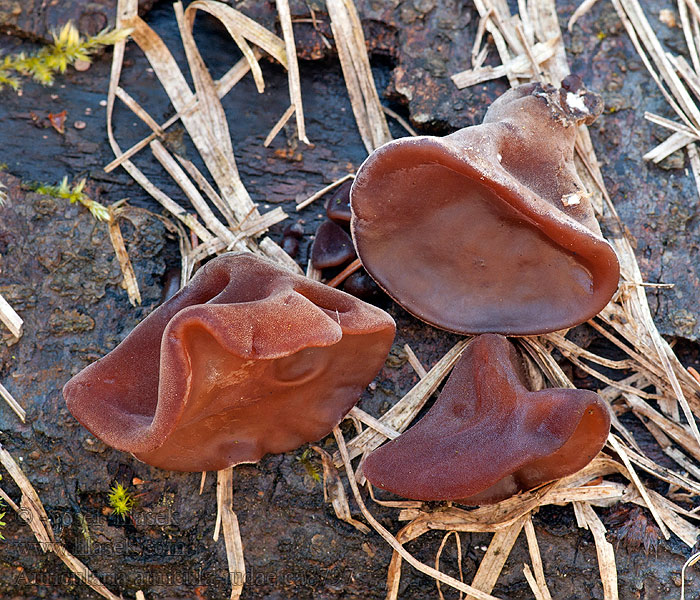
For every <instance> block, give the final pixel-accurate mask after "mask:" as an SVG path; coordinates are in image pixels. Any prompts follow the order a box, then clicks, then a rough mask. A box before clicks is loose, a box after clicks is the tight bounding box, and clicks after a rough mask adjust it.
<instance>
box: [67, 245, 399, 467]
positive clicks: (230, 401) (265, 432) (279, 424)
mask: <svg viewBox="0 0 700 600" xmlns="http://www.w3.org/2000/svg"><path fill="white" fill-rule="evenodd" d="M394 331H395V325H394V322H393V320H392V318H391V317H390V316H389V315H388V314H386V313H385V312H384V311H382V310H380V309H378V308H376V307H373V306H370V305H368V304H365V303H364V302H361V301H360V300H357V299H356V298H353V297H352V296H350V295H348V294H345V293H343V292H340V291H338V290H335V289H332V288H329V287H327V286H324V285H322V284H320V283H316V282H314V281H311V280H309V279H307V278H305V277H300V276H298V275H293V274H291V273H288V272H287V271H285V270H283V269H281V268H279V267H277V266H275V265H273V264H272V263H270V262H268V261H266V260H263V259H260V258H257V257H254V256H253V255H251V254H226V255H223V256H220V257H218V258H215V259H214V260H212V261H210V262H209V263H207V264H206V265H205V266H204V267H203V268H201V269H200V270H199V271H198V272H197V274H196V275H195V276H194V278H193V279H192V280H191V281H190V283H189V284H188V285H187V286H186V287H185V288H184V289H182V290H181V291H180V292H178V293H177V294H176V295H175V296H174V297H173V298H171V299H170V300H168V301H167V302H166V303H165V304H163V305H162V306H160V307H159V308H157V309H156V310H155V311H154V312H153V313H151V314H150V315H149V316H148V317H147V318H146V319H144V321H143V322H141V323H140V324H139V325H138V326H137V327H136V328H135V329H134V330H133V331H132V332H131V333H130V334H129V335H128V336H127V337H126V339H125V340H124V341H123V342H122V343H121V344H119V346H117V347H116V348H115V349H114V350H113V351H112V352H110V353H109V354H108V355H107V356H105V357H104V358H102V359H100V360H98V361H97V362H95V363H93V364H91V365H89V366H88V367H86V368H85V369H84V370H83V371H81V372H80V373H78V374H77V375H76V376H75V377H73V378H72V379H71V380H70V381H69V382H68V383H67V384H66V385H65V387H64V389H63V395H64V397H65V399H66V402H67V404H68V408H69V409H70V411H71V412H72V413H73V415H74V416H75V417H76V418H77V419H78V421H80V422H81V423H82V424H83V425H84V426H85V427H87V428H88V429H89V430H90V431H91V432H92V433H93V434H94V435H96V436H97V437H98V438H100V439H102V440H103V441H104V442H106V443H107V444H109V445H110V446H113V447H115V448H117V449H119V450H124V451H128V452H132V453H133V454H135V455H136V457H137V458H139V459H141V460H143V461H145V462H147V463H150V464H152V465H154V466H157V467H162V468H165V469H172V470H177V471H211V470H219V469H223V468H225V467H228V466H231V465H235V464H238V463H242V462H255V461H257V460H259V459H260V458H261V457H262V456H263V455H264V454H266V453H268V452H286V451H289V450H293V449H295V448H297V447H299V446H300V445H302V444H304V443H306V442H310V441H314V440H318V439H320V438H322V437H323V436H325V435H326V434H328V433H329V432H330V431H331V429H332V428H333V427H334V426H335V425H337V424H338V423H339V422H340V420H341V419H342V418H343V416H344V415H345V414H346V413H347V412H348V410H350V408H352V406H353V405H354V404H355V402H357V400H358V398H359V396H360V394H361V393H362V391H363V390H364V388H365V387H366V386H367V384H369V382H370V381H371V380H372V378H373V377H374V376H375V375H376V374H377V372H378V371H379V369H380V368H381V367H382V365H383V363H384V359H385V358H386V355H387V353H388V351H389V348H390V347H391V343H392V341H393V338H394Z"/></svg>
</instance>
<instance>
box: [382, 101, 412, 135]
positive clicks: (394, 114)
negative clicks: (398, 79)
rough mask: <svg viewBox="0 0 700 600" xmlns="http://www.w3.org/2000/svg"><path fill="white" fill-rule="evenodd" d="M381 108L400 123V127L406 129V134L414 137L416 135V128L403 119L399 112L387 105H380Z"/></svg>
mask: <svg viewBox="0 0 700 600" xmlns="http://www.w3.org/2000/svg"><path fill="white" fill-rule="evenodd" d="M382 110H383V111H384V112H385V113H386V114H387V115H388V116H390V117H391V118H392V119H394V121H396V122H397V123H398V124H399V125H401V127H403V128H404V129H405V130H406V133H408V135H410V136H413V137H416V136H417V135H418V133H417V132H416V130H415V129H413V127H411V125H410V124H409V122H408V121H407V120H406V119H404V118H403V117H402V116H401V115H400V114H398V113H397V112H395V111H393V110H391V109H390V108H389V107H388V106H384V105H382Z"/></svg>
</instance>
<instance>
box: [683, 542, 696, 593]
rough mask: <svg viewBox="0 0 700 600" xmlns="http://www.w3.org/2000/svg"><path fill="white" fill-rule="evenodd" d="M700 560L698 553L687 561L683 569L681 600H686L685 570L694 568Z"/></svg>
mask: <svg viewBox="0 0 700 600" xmlns="http://www.w3.org/2000/svg"><path fill="white" fill-rule="evenodd" d="M699 560H700V552H696V553H695V554H693V555H692V556H690V558H688V560H686V561H685V563H684V564H683V568H682V569H681V600H685V570H686V569H687V568H688V567H692V566H693V565H694V564H695V563H697V562H698V561H699Z"/></svg>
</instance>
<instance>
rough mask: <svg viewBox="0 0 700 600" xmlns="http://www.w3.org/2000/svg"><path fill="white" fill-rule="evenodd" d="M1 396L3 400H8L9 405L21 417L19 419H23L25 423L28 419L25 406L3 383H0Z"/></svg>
mask: <svg viewBox="0 0 700 600" xmlns="http://www.w3.org/2000/svg"><path fill="white" fill-rule="evenodd" d="M0 396H2V398H3V400H5V402H7V404H8V405H9V407H10V408H11V409H12V410H13V411H14V412H15V414H16V415H17V416H18V417H19V420H20V421H22V423H25V422H26V420H27V412H26V411H25V410H24V408H22V405H21V404H20V403H19V402H17V400H15V399H14V398H13V397H12V394H10V392H9V391H8V390H7V388H6V387H5V386H4V385H2V383H0Z"/></svg>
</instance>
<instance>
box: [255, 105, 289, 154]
mask: <svg viewBox="0 0 700 600" xmlns="http://www.w3.org/2000/svg"><path fill="white" fill-rule="evenodd" d="M295 110H296V109H295V108H294V105H293V104H290V105H289V108H288V109H287V110H285V111H284V113H283V114H282V116H281V117H280V118H279V120H278V121H277V123H275V125H274V127H273V128H272V129H271V130H270V133H268V134H267V137H266V138H265V141H264V142H263V146H264V147H265V148H267V147H268V146H269V145H270V144H271V143H272V140H274V139H275V137H277V134H278V133H279V132H280V131H282V127H284V126H285V125H286V124H287V121H289V119H291V118H292V115H293V114H294V112H295Z"/></svg>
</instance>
